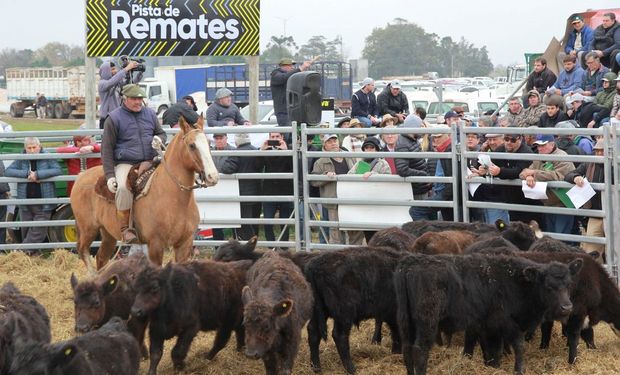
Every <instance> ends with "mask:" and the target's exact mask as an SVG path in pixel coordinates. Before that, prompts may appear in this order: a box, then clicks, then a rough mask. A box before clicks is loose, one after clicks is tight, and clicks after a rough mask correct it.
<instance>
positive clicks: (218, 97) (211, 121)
mask: <svg viewBox="0 0 620 375" xmlns="http://www.w3.org/2000/svg"><path fill="white" fill-rule="evenodd" d="M235 125H250V122H249V121H248V120H246V119H244V118H243V116H242V115H241V112H240V111H239V107H237V106H236V105H235V103H233V101H232V91H230V90H229V89H227V88H226V87H222V88H221V89H219V90H217V91H216V92H215V101H214V102H213V103H212V104H211V105H210V106H209V108H208V109H207V126H210V127H211V126H235Z"/></svg>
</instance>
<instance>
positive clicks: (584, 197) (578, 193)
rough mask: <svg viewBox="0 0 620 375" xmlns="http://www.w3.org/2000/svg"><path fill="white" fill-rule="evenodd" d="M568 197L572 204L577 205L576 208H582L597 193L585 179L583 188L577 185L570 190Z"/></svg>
mask: <svg viewBox="0 0 620 375" xmlns="http://www.w3.org/2000/svg"><path fill="white" fill-rule="evenodd" d="M566 195H568V197H569V198H570V200H571V202H573V204H574V205H575V207H576V208H580V207H581V206H583V205H584V204H586V202H587V201H589V200H590V199H591V198H592V197H593V196H594V195H596V192H595V191H594V189H592V185H590V182H588V179H586V178H584V179H583V187H579V186H577V185H575V186H574V187H573V188H572V189H570V190H569V191H568V192H567V193H566Z"/></svg>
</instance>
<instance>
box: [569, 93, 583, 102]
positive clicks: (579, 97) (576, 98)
mask: <svg viewBox="0 0 620 375" xmlns="http://www.w3.org/2000/svg"><path fill="white" fill-rule="evenodd" d="M584 100H586V97H585V96H583V95H581V94H579V93H577V94H573V96H571V97H570V101H571V103H572V102H574V101H580V102H583V101H584Z"/></svg>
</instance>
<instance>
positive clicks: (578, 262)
mask: <svg viewBox="0 0 620 375" xmlns="http://www.w3.org/2000/svg"><path fill="white" fill-rule="evenodd" d="M581 267H583V259H575V260H573V261H572V262H570V263H568V269H569V270H570V274H571V275H572V276H577V275H578V274H579V271H581Z"/></svg>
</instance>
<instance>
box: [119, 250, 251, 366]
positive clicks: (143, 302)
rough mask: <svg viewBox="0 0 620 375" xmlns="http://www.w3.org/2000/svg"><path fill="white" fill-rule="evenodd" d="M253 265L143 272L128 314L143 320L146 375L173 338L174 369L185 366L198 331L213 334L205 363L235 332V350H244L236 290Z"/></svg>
mask: <svg viewBox="0 0 620 375" xmlns="http://www.w3.org/2000/svg"><path fill="white" fill-rule="evenodd" d="M251 264H252V262H250V261H242V262H232V263H220V262H213V261H193V262H189V263H184V264H172V263H169V264H168V265H167V266H166V267H164V268H155V267H153V266H151V267H147V268H146V269H144V270H143V271H142V272H141V273H140V274H139V275H138V278H137V279H136V283H135V287H136V290H137V292H138V294H137V296H136V300H135V302H134V304H133V307H132V308H131V314H132V315H133V316H136V317H138V318H145V317H148V319H149V338H150V348H149V353H150V366H149V375H155V374H156V373H157V365H158V364H159V361H160V359H161V356H162V352H163V347H164V340H168V339H170V338H172V337H174V336H178V339H177V342H176V344H175V346H174V348H173V349H172V363H173V365H174V367H175V368H176V369H177V370H180V369H183V367H184V366H185V362H184V361H185V357H186V356H187V352H188V351H189V348H190V346H191V344H192V341H193V340H194V337H195V336H196V334H197V333H198V331H212V330H217V333H216V335H215V341H214V343H213V348H211V350H210V351H209V352H208V353H207V355H206V356H207V358H208V359H213V358H214V357H215V355H216V354H217V353H218V352H219V351H220V350H221V349H222V348H224V346H226V344H227V343H228V339H229V338H230V334H231V332H232V331H233V330H234V331H235V334H236V338H237V350H241V347H242V346H243V340H244V337H243V326H242V321H243V308H242V302H241V289H242V288H243V286H244V285H245V274H246V271H247V270H248V269H249V268H250V266H251Z"/></svg>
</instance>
